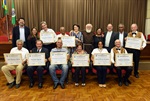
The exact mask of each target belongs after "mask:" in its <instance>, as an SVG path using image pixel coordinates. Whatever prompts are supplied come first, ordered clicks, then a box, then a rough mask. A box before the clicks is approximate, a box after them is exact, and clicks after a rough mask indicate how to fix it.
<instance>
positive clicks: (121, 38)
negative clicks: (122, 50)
mask: <svg viewBox="0 0 150 101" xmlns="http://www.w3.org/2000/svg"><path fill="white" fill-rule="evenodd" d="M119 40H120V42H121V46H123V42H124V32H122V33H120V32H119Z"/></svg>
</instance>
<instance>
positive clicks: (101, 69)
mask: <svg viewBox="0 0 150 101" xmlns="http://www.w3.org/2000/svg"><path fill="white" fill-rule="evenodd" d="M95 53H108V51H107V49H105V48H103V43H102V41H99V42H98V48H95V49H94V50H93V51H92V53H91V54H92V57H91V60H92V61H94V54H95ZM94 68H96V70H97V78H98V83H99V86H100V87H106V74H107V67H106V66H94Z"/></svg>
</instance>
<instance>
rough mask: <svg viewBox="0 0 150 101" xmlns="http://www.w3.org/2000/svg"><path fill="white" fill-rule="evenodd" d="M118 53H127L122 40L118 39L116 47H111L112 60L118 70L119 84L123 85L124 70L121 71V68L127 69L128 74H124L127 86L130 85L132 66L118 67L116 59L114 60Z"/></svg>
mask: <svg viewBox="0 0 150 101" xmlns="http://www.w3.org/2000/svg"><path fill="white" fill-rule="evenodd" d="M116 53H125V54H127V51H126V49H125V48H122V47H121V42H120V40H118V39H117V40H116V41H115V47H113V48H112V49H111V62H112V63H113V64H114V66H115V69H116V70H117V75H118V85H119V86H122V72H121V70H122V69H124V70H125V71H126V74H125V76H124V83H125V85H126V86H129V83H128V78H129V77H130V75H131V72H132V68H131V67H117V66H116V65H115V61H114V60H115V59H114V58H115V54H116Z"/></svg>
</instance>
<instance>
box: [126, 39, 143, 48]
mask: <svg viewBox="0 0 150 101" xmlns="http://www.w3.org/2000/svg"><path fill="white" fill-rule="evenodd" d="M141 46H142V40H141V38H133V37H127V41H126V45H125V47H126V48H131V49H137V50H140V48H141Z"/></svg>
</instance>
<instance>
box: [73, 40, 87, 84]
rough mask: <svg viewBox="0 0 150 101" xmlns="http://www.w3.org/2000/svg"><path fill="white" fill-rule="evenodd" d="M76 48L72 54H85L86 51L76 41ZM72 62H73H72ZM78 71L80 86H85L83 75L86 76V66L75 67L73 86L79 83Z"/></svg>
mask: <svg viewBox="0 0 150 101" xmlns="http://www.w3.org/2000/svg"><path fill="white" fill-rule="evenodd" d="M76 47H77V49H76V51H74V53H73V54H87V52H86V51H84V50H83V49H82V44H81V43H78V44H77V45H76ZM72 64H73V62H72ZM80 71H81V75H82V84H81V85H82V86H85V77H86V68H85V67H75V86H78V85H79V76H80Z"/></svg>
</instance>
